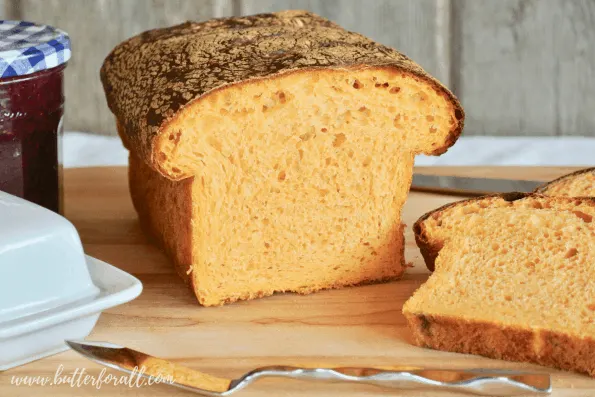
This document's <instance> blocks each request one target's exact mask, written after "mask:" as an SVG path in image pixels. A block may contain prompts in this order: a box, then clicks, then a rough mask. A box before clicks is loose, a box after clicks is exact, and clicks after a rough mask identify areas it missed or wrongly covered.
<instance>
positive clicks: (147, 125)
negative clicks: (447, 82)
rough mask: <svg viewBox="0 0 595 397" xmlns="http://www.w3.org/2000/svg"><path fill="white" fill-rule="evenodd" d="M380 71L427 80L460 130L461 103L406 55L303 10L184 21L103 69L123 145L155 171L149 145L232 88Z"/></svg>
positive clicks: (128, 46) (132, 45)
mask: <svg viewBox="0 0 595 397" xmlns="http://www.w3.org/2000/svg"><path fill="white" fill-rule="evenodd" d="M368 67H381V68H389V69H393V70H395V69H396V70H399V71H400V72H402V73H404V74H409V75H412V76H414V77H415V78H417V79H419V80H422V81H425V82H427V83H428V84H430V85H431V86H432V87H434V89H435V90H436V91H437V92H439V93H441V94H442V95H444V96H445V97H447V99H448V101H449V102H450V103H452V105H453V107H454V109H455V116H456V118H457V122H456V123H454V126H453V127H452V130H451V131H450V135H449V139H448V140H447V143H446V144H445V145H443V146H441V147H437V148H436V149H435V151H434V154H441V153H443V152H445V151H446V150H447V149H448V147H450V146H451V145H452V144H453V143H454V142H455V141H456V139H457V138H458V136H459V135H460V133H461V131H462V128H463V120H464V112H463V109H462V108H461V106H460V104H459V102H458V100H457V99H456V98H455V97H454V95H453V94H452V93H451V92H450V91H449V90H448V89H447V88H445V87H444V86H443V85H442V84H441V83H440V82H438V81H437V80H436V79H434V78H433V77H431V76H430V75H428V74H427V73H426V72H425V71H424V70H423V69H422V68H421V67H420V66H419V65H417V64H416V63H415V62H413V61H411V60H410V59H409V58H407V57H406V56H405V55H403V54H401V53H399V52H397V51H395V50H393V49H391V48H389V47H386V46H383V45H381V44H378V43H375V42H373V41H372V40H370V39H368V38H366V37H364V36H362V35H360V34H357V33H352V32H348V31H346V30H344V29H342V28H341V27H340V26H338V25H336V24H335V23H333V22H331V21H329V20H327V19H324V18H322V17H319V16H317V15H315V14H312V13H310V12H306V11H284V12H279V13H271V14H260V15H255V16H248V17H234V18H223V19H212V20H209V21H206V22H202V23H196V22H187V23H184V24H181V25H177V26H173V27H170V28H165V29H155V30H151V31H148V32H145V33H142V34H140V35H138V36H135V37H133V38H131V39H129V40H127V41H125V42H123V43H121V44H120V45H118V46H117V47H116V48H115V49H114V50H113V51H112V52H111V53H110V54H109V56H108V57H107V59H106V60H105V62H104V64H103V66H102V68H101V80H102V82H103V86H104V89H105V93H106V97H107V101H108V105H109V107H110V109H111V110H112V112H113V113H114V114H115V116H116V118H117V120H118V123H119V124H120V135H121V136H122V139H123V140H124V144H125V146H126V147H127V148H128V149H130V150H131V151H133V152H134V153H135V155H136V156H138V157H139V158H140V159H142V160H143V161H145V162H146V163H147V164H148V165H150V166H151V167H153V168H154V169H158V167H157V166H156V161H157V160H156V158H155V157H156V156H154V140H155V138H156V137H157V136H158V135H159V133H160V131H161V130H162V129H163V127H164V125H166V124H167V123H168V122H169V121H171V120H172V119H173V117H174V116H175V115H176V114H177V113H178V112H179V111H180V110H181V109H182V108H183V107H185V106H186V105H188V104H190V103H191V102H193V101H195V100H197V99H199V98H202V97H204V96H205V95H207V94H208V93H211V92H214V91H215V90H218V89H221V88H223V87H225V86H229V85H231V84H240V83H243V82H246V81H249V80H252V79H265V78H271V77H275V76H277V75H279V74H283V73H290V72H296V71H303V70H321V69H346V68H352V69H359V68H368Z"/></svg>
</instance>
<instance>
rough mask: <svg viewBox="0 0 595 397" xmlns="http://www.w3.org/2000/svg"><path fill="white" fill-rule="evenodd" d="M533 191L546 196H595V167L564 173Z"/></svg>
mask: <svg viewBox="0 0 595 397" xmlns="http://www.w3.org/2000/svg"><path fill="white" fill-rule="evenodd" d="M535 192H536V193H539V194H545V195H546V196H568V197H595V168H587V169H584V170H580V171H576V172H573V173H572V174H568V175H564V176H562V177H560V178H558V179H555V180H553V181H551V182H549V183H546V184H545V185H543V186H541V187H539V188H537V189H536V190H535Z"/></svg>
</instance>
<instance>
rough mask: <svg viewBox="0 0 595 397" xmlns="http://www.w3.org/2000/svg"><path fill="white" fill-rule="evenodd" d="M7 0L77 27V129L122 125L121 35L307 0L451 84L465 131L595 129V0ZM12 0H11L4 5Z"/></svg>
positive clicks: (10, 12) (72, 74)
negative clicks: (111, 58) (117, 116)
mask: <svg viewBox="0 0 595 397" xmlns="http://www.w3.org/2000/svg"><path fill="white" fill-rule="evenodd" d="M73 4H74V3H73V2H72V1H71V0H0V16H1V15H2V9H4V15H5V16H6V17H8V18H16V19H27V20H32V21H36V22H42V23H46V24H50V25H54V26H58V27H60V28H62V29H64V30H66V31H67V32H69V33H70V36H71V38H72V42H73V58H72V61H71V62H70V64H69V66H68V68H67V69H66V75H67V78H66V100H67V102H66V103H67V105H66V122H65V128H66V129H67V130H80V131H87V132H95V133H102V134H111V135H115V134H116V129H115V124H114V122H113V117H112V115H111V113H110V112H109V110H108V109H107V106H106V104H105V98H104V94H103V90H102V88H101V84H100V82H99V77H98V71H99V67H100V66H101V63H102V62H103V59H104V57H105V56H106V55H107V53H108V52H109V51H110V50H111V49H112V48H113V47H114V46H115V45H116V44H118V43H119V42H121V41H123V40H124V39H126V38H128V37H130V36H132V35H135V34H137V33H139V32H141V31H143V30H147V29H151V28H157V27H162V26H166V25H172V24H176V23H180V22H183V21H185V20H205V19H208V18H213V17H222V16H231V15H240V14H252V13H257V12H270V11H275V10H281V9H288V8H299V9H307V10H311V11H314V12H317V13H319V14H321V15H323V16H325V17H327V18H330V19H332V20H334V21H337V22H339V23H340V24H342V25H344V26H345V27H346V28H348V29H350V30H353V31H356V32H361V33H363V34H365V35H368V36H370V37H372V38H373V39H375V40H377V41H379V42H381V43H383V44H385V45H389V46H394V47H395V48H397V49H399V50H401V51H402V52H404V53H405V54H407V55H408V56H410V57H411V58H413V59H414V60H415V61H416V62H418V63H419V64H421V65H422V66H423V67H424V68H426V69H427V70H428V71H429V72H430V73H432V74H434V75H435V76H436V77H438V78H439V79H440V80H441V81H442V82H444V83H445V84H446V85H447V86H449V87H450V88H451V89H452V90H453V91H454V92H455V94H456V95H457V96H459V98H460V99H461V102H462V103H463V106H464V107H465V109H466V113H467V122H466V128H465V134H466V135H513V136H517V135H518V136H526V135H541V136H556V135H577V136H595V112H593V110H592V109H594V108H595V95H593V92H595V45H594V44H593V43H594V42H595V29H593V25H594V24H595V0H569V1H560V0H484V1H477V0H373V1H362V0H151V1H148V0H101V1H92V0H80V1H76V6H74V5H73ZM3 6H4V7H3Z"/></svg>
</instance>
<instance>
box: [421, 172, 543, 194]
mask: <svg viewBox="0 0 595 397" xmlns="http://www.w3.org/2000/svg"><path fill="white" fill-rule="evenodd" d="M544 183H545V182H543V181H531V180H520V179H497V178H471V177H462V176H445V175H428V174H413V182H412V184H411V190H420V191H430V192H439V193H447V194H456V195H465V196H476V195H484V194H493V193H509V192H523V193H527V192H532V191H534V190H535V189H536V188H538V187H539V186H541V185H543V184H544Z"/></svg>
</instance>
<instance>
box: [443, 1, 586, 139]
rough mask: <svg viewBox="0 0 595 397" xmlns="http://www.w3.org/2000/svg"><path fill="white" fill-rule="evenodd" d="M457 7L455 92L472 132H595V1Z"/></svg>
mask: <svg viewBox="0 0 595 397" xmlns="http://www.w3.org/2000/svg"><path fill="white" fill-rule="evenodd" d="M453 6H454V9H453V15H454V18H455V21H453V22H452V23H453V26H454V27H455V29H454V31H453V32H454V35H453V46H454V51H455V52H454V53H453V54H452V57H453V68H455V73H456V75H457V77H456V81H455V82H454V83H453V89H454V90H455V92H456V94H457V95H458V96H459V99H460V100H461V102H462V104H463V106H464V107H465V110H466V113H467V120H466V122H465V131H466V132H467V133H468V134H472V135H522V136H528V135H536V136H537V135H539V136H544V135H548V136H553V135H586V136H593V135H594V131H595V116H594V114H593V112H592V109H593V108H594V107H595V96H593V92H594V90H595V45H594V44H593V43H594V41H595V29H593V24H594V23H595V1H593V0H573V1H558V0H539V1H537V0H498V1H472V0H471V1H466V0H453Z"/></svg>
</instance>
